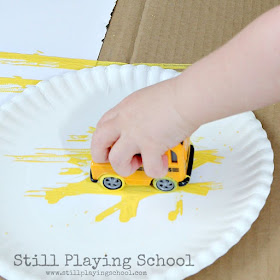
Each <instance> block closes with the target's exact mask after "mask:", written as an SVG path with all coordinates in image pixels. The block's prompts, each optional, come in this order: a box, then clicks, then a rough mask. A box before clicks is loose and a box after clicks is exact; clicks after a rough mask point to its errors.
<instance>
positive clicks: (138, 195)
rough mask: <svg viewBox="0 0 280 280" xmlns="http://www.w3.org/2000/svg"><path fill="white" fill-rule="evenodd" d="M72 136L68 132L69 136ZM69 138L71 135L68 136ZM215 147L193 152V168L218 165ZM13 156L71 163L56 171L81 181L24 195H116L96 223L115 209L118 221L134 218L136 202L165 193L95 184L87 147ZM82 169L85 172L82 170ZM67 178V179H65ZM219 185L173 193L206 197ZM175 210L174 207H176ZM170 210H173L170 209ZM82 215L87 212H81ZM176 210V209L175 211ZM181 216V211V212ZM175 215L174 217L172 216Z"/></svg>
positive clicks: (49, 199) (193, 185)
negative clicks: (212, 164)
mask: <svg viewBox="0 0 280 280" xmlns="http://www.w3.org/2000/svg"><path fill="white" fill-rule="evenodd" d="M93 131H94V128H90V129H89V131H88V134H91V133H92V132H93ZM71 136H72V135H71ZM72 139H73V138H72ZM74 139H76V141H77V143H78V142H79V141H78V140H79V137H75V138H74ZM216 154H217V150H203V151H196V152H195V158H194V166H193V168H194V169H195V168H198V167H200V166H201V165H203V164H206V163H214V164H219V163H221V160H222V158H223V157H221V156H217V155H216ZM8 156H10V157H13V158H14V159H15V161H17V162H30V163H53V162H61V163H65V164H72V165H73V167H72V168H65V167H63V168H62V169H61V170H60V172H59V174H60V175H64V176H73V175H79V176H81V180H80V181H79V182H75V183H63V185H64V186H62V187H54V188H43V189H41V190H30V191H27V192H26V195H25V196H27V197H39V198H44V199H45V200H46V201H47V203H49V204H55V203H58V202H59V201H60V200H61V199H63V198H65V197H69V196H78V195H83V194H92V195H111V196H112V195H113V196H116V197H119V198H120V200H119V201H118V202H117V203H116V204H115V205H111V206H108V208H107V209H106V210H105V211H103V212H102V213H100V214H98V215H97V216H96V217H95V221H96V222H100V221H102V220H103V219H105V218H106V217H108V216H110V215H112V214H114V213H116V212H118V213H119V220H120V221H121V222H128V221H129V220H130V219H131V218H133V217H135V216H136V214H137V208H138V205H139V202H140V201H141V200H143V199H145V198H147V197H150V196H153V195H168V194H169V193H168V192H167V193H164V192H161V191H159V190H157V189H156V188H154V187H151V186H126V187H125V188H123V189H121V190H116V191H110V190H108V189H106V188H104V187H103V186H101V185H100V184H99V183H92V182H91V181H90V178H89V174H88V171H89V168H90V163H91V154H90V150H89V149H59V148H40V149H36V153H35V154H34V155H15V156H14V155H8ZM85 170H86V171H85ZM69 181H71V180H69ZM221 188H222V185H221V184H219V183H216V182H201V183H190V184H188V185H186V186H184V187H177V189H175V190H174V191H172V192H173V193H174V192H177V193H178V194H179V195H180V197H182V194H184V193H189V194H194V195H202V196H206V195H207V194H208V192H209V191H211V190H217V189H221ZM178 203H179V204H177V208H176V210H175V212H176V211H178V213H181V212H180V211H182V210H180V209H182V207H183V206H182V205H181V203H183V202H178ZM177 209H178V210H177ZM173 212H174V211H173ZM173 212H172V214H170V219H171V220H175V219H176V217H177V216H176V215H178V214H175V212H174V213H173ZM84 213H85V214H86V213H88V211H85V212H84ZM176 213H177V212H176ZM181 215H182V214H181ZM175 216H176V217H175Z"/></svg>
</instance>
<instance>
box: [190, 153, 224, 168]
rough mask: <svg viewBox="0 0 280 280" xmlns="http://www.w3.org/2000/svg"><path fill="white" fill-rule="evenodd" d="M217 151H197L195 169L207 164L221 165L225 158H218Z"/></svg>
mask: <svg viewBox="0 0 280 280" xmlns="http://www.w3.org/2000/svg"><path fill="white" fill-rule="evenodd" d="M217 153H218V151H217V150H201V151H195V157H194V163H193V169H195V168H198V167H200V166H201V165H203V164H206V163H215V164H220V163H221V160H222V159H223V158H224V157H221V156H217Z"/></svg>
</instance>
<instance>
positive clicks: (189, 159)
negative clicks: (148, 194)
mask: <svg viewBox="0 0 280 280" xmlns="http://www.w3.org/2000/svg"><path fill="white" fill-rule="evenodd" d="M166 154H167V156H168V173H167V175H166V177H164V178H157V179H155V178H151V177H149V176H147V175H146V174H145V172H144V169H143V167H140V168H139V169H137V170H136V172H135V173H134V174H132V175H130V176H128V177H125V178H123V177H120V176H119V175H118V174H117V173H116V172H115V171H114V170H113V168H112V166H111V164H110V163H95V162H94V161H92V162H91V169H90V179H91V181H92V182H94V183H97V182H99V183H100V184H101V185H102V186H103V187H105V188H107V189H109V190H119V189H121V188H123V187H124V186H125V185H136V186H149V185H151V186H154V187H155V188H156V189H158V190H160V191H164V192H167V191H172V190H174V189H175V188H177V187H178V186H179V187H182V186H185V185H187V183H188V182H189V180H190V177H191V172H192V166H193V158H194V147H193V145H192V144H190V139H189V138H187V139H186V140H184V141H183V142H181V143H180V144H179V145H177V146H176V147H174V148H173V149H171V150H169V151H167V152H166Z"/></svg>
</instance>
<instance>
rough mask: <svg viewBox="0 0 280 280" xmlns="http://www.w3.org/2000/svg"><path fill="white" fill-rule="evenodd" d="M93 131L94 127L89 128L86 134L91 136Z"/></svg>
mask: <svg viewBox="0 0 280 280" xmlns="http://www.w3.org/2000/svg"><path fill="white" fill-rule="evenodd" d="M94 131H95V127H92V126H90V127H89V129H88V131H87V133H89V134H92V133H93V132H94Z"/></svg>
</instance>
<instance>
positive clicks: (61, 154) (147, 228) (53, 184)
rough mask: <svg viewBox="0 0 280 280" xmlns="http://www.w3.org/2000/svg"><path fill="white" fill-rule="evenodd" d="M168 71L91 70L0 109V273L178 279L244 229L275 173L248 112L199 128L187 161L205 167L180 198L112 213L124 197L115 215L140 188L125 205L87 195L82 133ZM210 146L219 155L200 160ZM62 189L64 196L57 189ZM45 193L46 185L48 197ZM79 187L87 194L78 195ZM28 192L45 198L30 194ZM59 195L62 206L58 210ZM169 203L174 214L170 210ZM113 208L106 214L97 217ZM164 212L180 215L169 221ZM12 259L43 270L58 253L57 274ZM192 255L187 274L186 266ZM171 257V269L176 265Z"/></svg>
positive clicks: (108, 196) (86, 137)
mask: <svg viewBox="0 0 280 280" xmlns="http://www.w3.org/2000/svg"><path fill="white" fill-rule="evenodd" d="M175 75H177V73H176V72H175V71H172V70H163V69H161V68H158V67H152V68H149V67H146V66H137V67H135V66H122V67H119V66H109V67H107V68H106V67H105V68H104V67H97V68H94V69H90V70H89V69H87V70H82V71H78V72H72V73H69V74H66V75H64V76H62V77H55V78H53V79H51V80H50V81H49V82H41V83H40V84H38V86H36V87H32V88H28V89H27V90H26V91H25V92H24V93H23V94H21V95H20V96H19V97H17V98H15V99H13V100H12V101H11V102H10V103H9V104H7V105H5V106H3V107H2V108H1V111H0V165H1V177H0V186H1V196H0V211H1V216H2V218H1V221H0V230H1V231H0V275H2V276H3V277H6V278H8V279H9V280H13V279H20V280H23V279H28V280H30V279H50V278H51V279H78V278H81V276H77V275H72V276H71V275H68V276H48V275H46V271H60V272H62V273H63V271H66V270H67V271H69V272H68V273H69V274H70V273H72V274H74V273H78V272H77V271H78V270H79V271H83V272H84V273H86V271H87V272H88V273H90V272H92V271H95V272H96V274H98V272H97V271H99V274H102V271H103V272H104V271H111V272H112V273H117V272H116V271H119V273H121V274H122V273H128V274H129V275H128V276H125V275H121V276H110V277H109V278H110V279H142V278H143V279H180V278H184V277H187V276H189V275H192V274H194V273H197V272H198V271H200V270H201V269H203V268H205V267H206V266H208V265H210V264H212V263H213V262H214V261H215V260H216V259H217V258H219V257H220V256H222V255H223V254H225V253H226V252H227V251H228V250H229V249H230V248H231V247H232V246H233V245H234V244H236V243H237V242H238V241H239V240H240V238H241V237H242V236H243V235H244V234H245V233H246V232H247V231H248V230H249V228H250V227H251V225H252V223H253V222H254V221H255V220H256V218H257V217H258V215H259V212H260V210H261V209H262V207H263V206H264V204H265V201H266V198H267V196H268V194H269V191H270V185H271V182H272V173H273V152H272V149H271V145H270V142H269V141H268V139H267V135H266V133H265V131H264V130H263V129H262V127H261V124H260V122H259V121H258V120H256V118H255V116H254V114H253V113H251V112H249V113H244V114H241V115H237V116H233V117H230V118H227V119H223V120H220V121H217V122H213V123H210V124H207V125H204V126H203V127H201V128H200V129H199V130H198V131H197V132H195V134H194V135H193V136H192V141H193V143H194V145H195V148H196V155H195V157H196V162H195V165H196V166H198V165H201V166H199V167H197V168H196V169H194V171H193V175H192V178H191V184H190V185H189V186H187V187H186V188H189V189H186V191H187V192H185V191H181V192H172V193H159V192H158V193H153V195H150V196H148V197H146V198H145V199H142V200H140V202H139V205H138V208H137V205H136V204H137V203H136V204H135V205H134V206H135V209H134V210H135V211H136V209H137V215H136V217H132V218H131V219H128V218H127V215H124V216H120V212H119V211H117V210H118V209H117V207H118V205H120V204H118V203H119V202H120V201H121V199H124V200H123V205H122V206H121V207H123V208H122V213H124V214H125V213H126V214H127V213H130V212H129V211H132V212H133V209H132V208H133V207H132V208H129V209H126V210H125V209H124V208H125V207H130V206H131V201H132V200H133V199H134V200H137V197H138V196H139V193H137V192H136V195H135V194H134V195H132V194H131V193H130V194H129V193H128V194H127V192H128V189H129V190H132V189H133V188H132V189H130V188H129V187H127V189H126V190H123V192H121V193H119V194H120V195H123V197H121V196H120V195H113V194H112V193H111V192H110V193H108V192H107V193H105V194H93V193H89V192H91V191H89V189H90V190H93V191H92V192H95V191H96V190H97V189H98V188H100V187H97V186H96V185H94V184H93V183H91V182H89V179H88V172H89V164H90V155H89V150H87V149H89V144H90V132H88V131H89V127H91V126H93V127H94V126H95V125H96V123H97V121H98V120H99V118H100V117H101V116H102V114H103V113H104V112H105V111H107V110H108V109H109V108H111V107H112V106H114V105H115V104H117V103H118V102H119V101H120V100H121V99H123V98H124V97H125V96H127V95H128V94H130V93H131V92H133V91H135V90H137V89H139V88H142V87H144V86H147V85H151V84H154V83H156V82H159V81H161V80H164V79H168V78H171V77H174V76H175ZM78 135H79V136H78ZM69 149H70V150H69ZM71 149H72V150H71ZM73 149H76V150H73ZM213 149H216V150H217V151H216V152H215V151H210V152H209V151H208V152H207V151H206V152H203V150H213ZM201 151H202V152H201ZM67 154H68V155H69V156H67ZM217 156H220V157H223V158H219V157H217ZM211 161H213V162H212V163H211ZM207 162H208V163H207ZM215 162H216V163H215ZM203 163H204V164H203ZM69 168H74V169H70V173H72V175H67V173H69ZM84 180H87V181H84ZM205 182H212V184H210V187H209V186H208V187H209V188H210V190H209V192H208V194H207V195H197V194H194V193H188V191H192V192H196V191H204V194H206V193H207V190H208V189H205V184H203V183H205ZM194 183H197V184H194ZM68 184H71V185H70V186H71V193H69V191H68V189H63V188H62V187H65V186H66V185H68ZM206 185H207V184H206ZM203 186H204V187H203ZM44 188H54V189H46V190H45V192H44V191H42V190H43V189H44ZM58 188H60V191H61V192H60V193H59V192H58V190H57V189H58ZM83 188H85V191H84V192H85V193H84V194H80V195H76V193H77V192H78V193H79V192H83V191H81V189H83ZM147 188H148V190H150V188H149V187H147ZM147 188H144V189H143V190H147ZM30 190H34V191H36V190H39V191H41V192H39V193H37V192H33V193H32V192H31V193H30V192H29V193H28V192H27V191H30ZM45 193H47V194H48V197H47V199H49V200H50V202H52V204H50V203H48V201H47V199H45V198H44V197H30V196H26V195H27V194H29V195H39V196H40V195H43V196H44V195H45ZM53 194H55V196H52V195H53ZM58 195H60V196H61V199H60V200H59V199H57V200H58V201H57V203H55V201H54V200H55V198H58ZM65 195H66V197H64V198H63V196H65ZM125 199H127V200H126V201H125ZM114 205H116V206H114ZM176 205H177V206H178V207H179V208H178V209H177V213H176V211H175V212H172V211H174V210H175V208H176ZM182 205H183V213H182V214H181V210H180V207H181V206H182ZM110 207H112V208H111V210H112V214H111V215H108V217H106V218H105V219H103V220H102V221H99V222H97V221H95V219H96V217H99V218H100V215H99V214H100V213H101V212H103V211H105V210H106V209H108V208H110ZM125 211H128V212H125ZM170 212H171V214H170ZM178 213H179V214H178ZM107 214H108V213H107ZM130 214H131V213H130ZM135 214H136V212H135ZM177 214H178V215H177ZM170 215H171V216H172V215H173V216H174V217H173V220H174V218H175V217H176V215H177V219H175V220H174V221H171V220H172V219H171V220H170V219H169V218H172V217H171V216H170ZM132 216H133V215H132ZM168 217H169V218H168ZM120 220H121V221H120ZM127 220H129V221H127ZM20 254H21V255H22V257H24V255H25V254H26V255H27V256H28V257H34V255H37V256H38V258H39V262H38V264H41V265H42V264H43V259H44V257H43V256H41V254H46V255H47V262H48V263H49V264H50V263H52V257H51V256H50V254H55V256H56V263H57V264H58V265H59V266H56V267H44V266H37V265H36V261H35V260H31V261H32V262H31V266H26V265H25V264H24V263H22V265H19V264H20V262H21V261H20V259H21V260H23V259H22V258H21V257H20V256H16V258H15V255H20ZM65 254H71V255H74V254H78V255H79V259H80V262H81V261H82V260H83V259H84V258H86V257H89V258H94V257H95V258H98V257H100V258H104V259H102V260H101V262H102V263H101V262H100V263H99V266H98V267H97V269H95V270H94V269H92V268H91V267H88V266H85V265H82V266H73V264H74V262H73V261H72V262H71V263H69V266H65V263H66V261H65V260H66V257H65ZM143 254H144V255H145V261H147V259H148V258H155V265H152V264H153V262H154V261H153V260H152V259H149V264H150V265H147V264H146V265H143V266H140V265H139V264H143V263H144V260H143V259H144V256H143ZM156 254H158V256H159V257H161V258H163V259H164V264H165V266H162V262H163V261H162V260H159V262H158V263H157V255H156ZM189 254H190V255H191V264H193V266H187V265H186V264H187V263H188V260H189V257H188V255H189ZM105 255H107V257H106V256H105ZM68 258H70V256H69V255H68ZM73 258H74V259H75V256H73ZM112 258H119V259H120V266H118V265H119V263H118V262H117V260H116V262H115V265H116V266H103V265H104V264H105V265H106V259H107V260H108V263H109V264H113V260H112ZM125 258H131V260H130V261H129V263H128V264H126V265H123V263H124V262H126V261H127V262H128V259H125ZM173 259H174V261H175V262H176V261H177V264H175V265H172V264H173ZM84 260H86V261H89V260H88V259H84ZM23 261H24V260H23ZM137 261H138V262H139V263H138V265H137ZM14 262H15V264H17V265H15V264H14ZM91 262H93V263H94V260H92V259H91ZM86 264H89V262H86ZM157 264H159V265H158V266H157ZM182 264H184V265H182ZM124 266H125V267H124ZM129 266H131V268H129ZM137 271H138V272H139V274H140V273H141V272H142V273H143V272H144V271H146V272H147V276H135V275H134V276H132V275H131V274H132V273H136V272H137ZM111 272H110V273H111ZM108 273H109V272H108ZM92 278H93V277H92V276H84V277H82V279H92ZM95 278H97V279H103V278H104V279H108V277H106V276H102V275H99V276H96V277H95Z"/></svg>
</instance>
